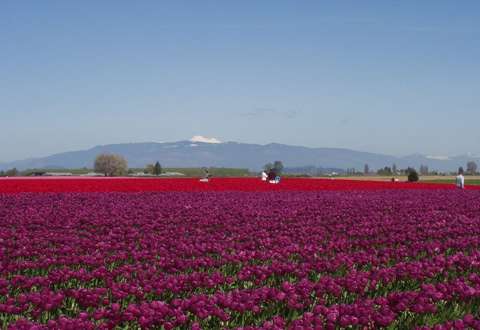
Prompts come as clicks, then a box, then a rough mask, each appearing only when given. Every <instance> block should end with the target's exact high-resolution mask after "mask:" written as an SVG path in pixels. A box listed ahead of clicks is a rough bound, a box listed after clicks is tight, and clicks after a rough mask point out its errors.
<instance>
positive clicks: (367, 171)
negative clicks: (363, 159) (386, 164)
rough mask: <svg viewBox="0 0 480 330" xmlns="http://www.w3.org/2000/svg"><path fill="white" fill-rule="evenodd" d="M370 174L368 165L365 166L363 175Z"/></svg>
mask: <svg viewBox="0 0 480 330" xmlns="http://www.w3.org/2000/svg"><path fill="white" fill-rule="evenodd" d="M369 173H370V166H368V164H365V166H364V168H363V174H365V175H368V174H369Z"/></svg>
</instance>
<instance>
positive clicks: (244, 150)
mask: <svg viewBox="0 0 480 330" xmlns="http://www.w3.org/2000/svg"><path fill="white" fill-rule="evenodd" d="M204 141H206V142H203V140H202V139H194V140H189V141H179V142H166V143H154V142H147V143H125V144H109V145H103V146H96V147H93V148H91V149H88V150H79V151H69V152H64V153H59V154H54V155H51V156H48V157H42V158H32V159H25V160H19V161H14V162H8V163H0V169H3V170H5V169H9V168H13V167H16V168H17V169H19V170H25V169H33V168H37V169H38V168H48V169H68V168H81V167H88V168H92V166H93V162H94V159H95V156H96V155H98V154H99V153H104V152H108V153H118V154H121V155H123V156H124V157H125V158H126V159H127V160H128V164H129V166H130V167H138V168H140V167H145V165H146V164H149V163H154V162H156V161H159V162H160V163H161V164H162V166H164V167H200V166H212V167H237V168H239V167H241V168H248V169H251V170H259V169H261V168H262V167H263V165H264V164H266V163H269V162H273V161H275V160H281V161H282V162H283V163H284V165H285V166H287V167H304V166H315V167H322V168H341V169H347V168H355V169H357V170H359V171H363V168H364V165H365V164H368V165H369V167H370V169H372V170H375V169H378V168H383V167H385V166H392V164H396V165H397V167H398V168H406V167H408V166H411V167H416V168H418V167H420V165H427V166H428V167H429V168H430V169H431V170H438V171H455V170H456V169H458V167H459V166H463V167H466V163H467V162H468V161H470V160H474V161H476V162H477V163H478V164H479V165H480V158H479V157H470V156H457V157H450V158H448V157H429V156H424V155H411V156H406V157H394V156H388V155H382V154H377V153H370V152H360V151H354V150H349V149H340V148H308V147H301V146H291V145H285V144H278V143H270V144H266V145H259V144H248V143H237V142H225V143H219V142H218V141H217V140H213V141H210V140H208V139H207V140H204Z"/></svg>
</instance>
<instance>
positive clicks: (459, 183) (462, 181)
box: [455, 168, 465, 189]
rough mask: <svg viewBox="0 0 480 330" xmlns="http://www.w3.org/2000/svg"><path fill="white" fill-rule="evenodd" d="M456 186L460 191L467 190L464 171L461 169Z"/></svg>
mask: <svg viewBox="0 0 480 330" xmlns="http://www.w3.org/2000/svg"><path fill="white" fill-rule="evenodd" d="M455 184H456V186H457V188H459V189H464V188H465V177H464V176H463V169H462V168H460V169H459V170H458V175H457V177H456V179H455Z"/></svg>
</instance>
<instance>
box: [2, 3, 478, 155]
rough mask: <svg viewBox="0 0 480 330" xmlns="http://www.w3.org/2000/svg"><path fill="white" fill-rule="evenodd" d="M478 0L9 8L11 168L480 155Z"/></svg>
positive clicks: (5, 141) (7, 132)
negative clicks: (236, 151)
mask: <svg viewBox="0 0 480 330" xmlns="http://www.w3.org/2000/svg"><path fill="white" fill-rule="evenodd" d="M479 64H480V2H479V1H461V2H459V1H453V0H452V1H442V0H437V1H341V0H340V1H328V2H327V1H171V2H167V1H141V2H140V1H138V2H132V1H77V2H72V1H34V0H32V1H16V0H15V1H11V0H4V1H1V2H0V139H1V141H2V147H1V148H0V161H9V160H14V159H21V158H27V157H35V156H43V155H48V154H51V153H55V152H62V151H67V150H76V149H83V148H89V147H92V146H94V145H97V144H108V143H119V142H143V141H159V142H161V141H176V140H183V139H188V138H190V137H191V136H193V135H204V136H211V137H215V138H218V139H220V140H222V141H239V142H253V143H269V142H279V143H288V144H295V145H305V146H318V147H345V148H351V149H357V150H363V151H372V152H381V153H386V154H392V155H406V154H412V153H423V154H427V155H455V154H464V153H468V152H471V153H474V154H480V145H479V141H480V130H479V129H478V125H479V123H480V109H479V106H480V65H479Z"/></svg>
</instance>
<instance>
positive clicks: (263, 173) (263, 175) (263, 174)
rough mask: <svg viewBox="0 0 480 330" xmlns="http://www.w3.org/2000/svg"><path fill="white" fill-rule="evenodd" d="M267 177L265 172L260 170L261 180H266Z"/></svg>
mask: <svg viewBox="0 0 480 330" xmlns="http://www.w3.org/2000/svg"><path fill="white" fill-rule="evenodd" d="M267 178H268V174H267V172H265V171H263V172H262V181H267Z"/></svg>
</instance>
